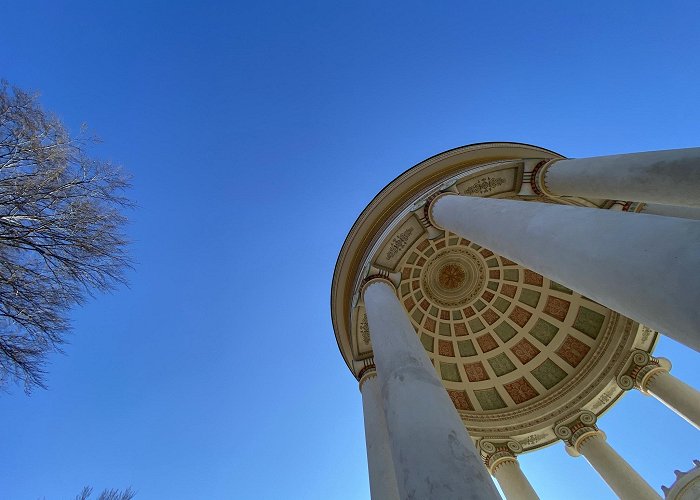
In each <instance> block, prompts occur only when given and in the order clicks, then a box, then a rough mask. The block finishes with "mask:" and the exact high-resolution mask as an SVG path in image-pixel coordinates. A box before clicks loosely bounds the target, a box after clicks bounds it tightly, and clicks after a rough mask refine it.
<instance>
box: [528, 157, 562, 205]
mask: <svg viewBox="0 0 700 500" xmlns="http://www.w3.org/2000/svg"><path fill="white" fill-rule="evenodd" d="M558 161H560V160H559V159H553V160H552V159H547V160H542V161H541V162H539V163H538V164H537V165H535V166H534V167H533V169H532V173H531V174H530V187H532V190H533V191H534V192H535V194H537V195H538V196H545V197H547V198H557V195H555V194H553V193H552V192H551V191H550V190H549V189H547V183H546V175H547V170H548V169H549V167H551V166H552V165H554V164H555V163H556V162H558Z"/></svg>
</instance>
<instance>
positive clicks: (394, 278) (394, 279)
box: [360, 266, 401, 299]
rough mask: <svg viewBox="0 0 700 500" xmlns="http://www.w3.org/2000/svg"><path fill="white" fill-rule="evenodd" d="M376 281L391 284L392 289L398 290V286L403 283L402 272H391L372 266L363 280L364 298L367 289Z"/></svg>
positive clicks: (361, 289) (362, 294) (361, 292)
mask: <svg viewBox="0 0 700 500" xmlns="http://www.w3.org/2000/svg"><path fill="white" fill-rule="evenodd" d="M374 283H384V284H385V285H389V286H390V287H391V289H392V290H394V291H396V288H398V286H399V285H400V284H401V274H400V273H390V272H389V271H386V270H384V269H378V268H376V267H374V266H372V267H370V269H369V273H368V274H367V276H366V277H365V279H363V280H362V285H361V286H360V294H361V296H362V297H363V299H364V295H365V291H366V290H367V288H369V286H370V285H372V284H374Z"/></svg>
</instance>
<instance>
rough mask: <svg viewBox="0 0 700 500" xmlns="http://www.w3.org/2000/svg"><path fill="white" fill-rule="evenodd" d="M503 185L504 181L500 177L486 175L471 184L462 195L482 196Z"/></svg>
mask: <svg viewBox="0 0 700 500" xmlns="http://www.w3.org/2000/svg"><path fill="white" fill-rule="evenodd" d="M505 183H506V180H505V179H504V178H502V177H491V176H488V175H487V176H486V177H484V178H481V179H479V180H478V181H476V183H474V184H472V185H471V186H469V187H468V188H465V189H464V193H463V194H465V195H467V196H475V195H480V196H484V195H487V194H490V193H491V191H493V189H494V188H497V187H498V186H500V185H502V184H505Z"/></svg>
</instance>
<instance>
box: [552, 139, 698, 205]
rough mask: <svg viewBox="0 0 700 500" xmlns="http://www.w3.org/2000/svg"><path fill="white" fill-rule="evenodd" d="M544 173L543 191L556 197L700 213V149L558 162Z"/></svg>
mask: <svg viewBox="0 0 700 500" xmlns="http://www.w3.org/2000/svg"><path fill="white" fill-rule="evenodd" d="M544 169H545V170H544V171H543V172H542V176H541V177H540V178H541V179H542V180H543V184H544V191H545V192H547V193H548V194H552V195H554V196H580V197H584V198H598V199H600V198H603V199H609V200H628V201H644V202H650V203H660V204H662V205H681V206H695V207H700V148H688V149H672V150H667V151H650V152H646V153H632V154H621V155H612V156H598V157H593V158H580V159H572V160H558V161H555V162H554V163H551V164H549V166H547V165H545V167H544Z"/></svg>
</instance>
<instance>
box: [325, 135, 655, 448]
mask: <svg viewBox="0 0 700 500" xmlns="http://www.w3.org/2000/svg"><path fill="white" fill-rule="evenodd" d="M554 157H558V155H556V154H554V153H552V152H550V151H547V150H542V149H540V148H535V147H534V146H526V145H522V144H504V143H494V144H481V145H475V146H468V147H465V148H459V149H457V150H452V151H448V152H446V153H443V154H442V155H438V156H436V157H434V158H431V159H429V160H426V161H425V162H423V163H421V164H419V165H417V166H415V167H413V168H412V169H410V170H409V171H407V172H405V173H404V174H402V175H401V176H399V177H398V178H397V179H396V180H395V181H393V182H392V183H391V184H389V186H387V188H385V189H384V190H383V191H382V192H381V193H380V194H379V195H378V196H377V198H375V200H373V201H372V203H370V205H369V206H368V207H367V209H366V210H365V211H364V212H363V214H362V215H361V216H360V218H359V219H358V221H357V222H356V223H355V225H354V226H353V228H352V230H351V231H350V234H349V236H348V239H347V240H346V242H345V244H344V245H343V249H342V251H341V255H340V257H339V259H338V264H337V266H336V272H335V276H334V281H333V291H332V310H333V319H334V327H335V329H336V338H337V339H338V343H339V346H340V348H341V352H342V353H343V356H344V357H345V359H346V362H348V365H349V366H350V368H351V370H352V371H353V373H354V374H355V375H356V376H358V377H359V376H360V375H361V373H363V371H364V370H366V369H367V368H368V367H371V366H372V365H373V358H372V347H371V331H370V329H369V326H368V324H367V318H366V315H365V312H364V304H363V303H362V301H361V296H360V294H359V290H360V288H361V284H362V281H363V279H364V278H365V277H366V276H368V275H373V274H377V273H380V274H383V275H385V276H388V277H389V278H390V279H391V280H392V281H393V282H394V283H395V284H396V287H397V296H398V298H399V300H400V301H401V303H402V304H403V306H404V308H405V310H406V313H407V315H408V317H409V318H410V320H411V322H412V324H413V327H414V329H415V331H416V335H417V336H418V338H419V339H420V342H421V343H422V345H423V347H424V348H425V351H426V353H427V355H428V357H429V358H430V360H431V361H432V362H433V364H434V366H435V369H436V371H437V373H438V375H439V377H440V378H441V379H442V382H443V384H444V386H445V388H446V390H447V392H448V394H449V396H450V398H451V399H452V402H453V404H454V406H455V408H456V409H457V411H458V412H459V414H460V416H461V418H462V420H463V421H464V424H465V426H466V427H467V428H468V430H469V433H470V435H471V436H472V438H475V439H478V438H489V439H512V440H514V441H516V442H517V443H518V445H519V446H522V448H523V449H524V450H525V451H528V450H532V449H535V448H538V447H541V446H544V445H547V444H550V443H552V442H554V441H556V440H557V439H558V437H557V436H556V435H555V434H554V426H555V424H556V423H557V422H558V421H561V420H562V419H565V418H568V417H569V416H570V415H572V414H574V413H577V412H579V411H581V410H588V411H590V412H592V414H595V415H600V414H601V413H602V412H604V411H605V410H606V409H608V408H609V407H610V406H611V405H612V404H613V403H614V402H615V400H616V399H617V398H618V397H619V396H620V395H621V394H622V393H623V388H621V387H620V386H619V385H618V383H617V376H618V375H619V374H620V373H621V370H622V369H623V366H624V364H625V362H626V361H627V359H628V358H629V356H630V353H632V351H633V350H635V349H639V350H642V351H646V352H649V351H651V349H652V348H653V345H654V342H655V340H656V333H655V332H652V331H651V330H649V329H648V328H646V327H643V326H640V325H639V324H638V323H636V322H634V321H632V320H631V319H629V318H626V317H623V316H621V315H619V314H618V313H616V312H614V311H612V310H610V309H608V308H606V307H604V306H602V305H601V304H598V303H596V302H594V301H593V300H591V299H589V298H587V297H584V296H582V295H580V294H578V293H576V292H575V291H573V290H570V289H568V288H566V287H564V286H562V285H561V284H559V283H556V282H554V281H551V280H549V279H548V278H547V277H545V276H542V275H540V274H538V273H536V272H534V271H532V270H530V269H527V268H525V267H523V266H521V265H519V264H517V263H515V262H513V261H510V260H508V259H506V258H504V257H502V256H500V255H497V254H495V253H494V252H492V251H491V250H489V249H488V248H483V247H481V246H479V245H478V244H476V243H475V242H472V241H469V240H467V239H464V238H462V237H459V236H457V235H454V234H451V233H449V232H446V231H442V230H438V229H437V228H434V227H432V226H430V224H429V222H428V221H427V220H426V219H425V217H424V214H423V210H422V203H424V200H426V199H427V198H429V197H430V196H432V195H434V194H435V193H436V192H439V191H445V190H450V191H451V192H454V193H458V194H464V195H469V196H492V197H498V198H510V199H520V200H525V201H534V202H547V203H563V202H565V203H567V204H572V205H580V206H588V207H597V208H602V209H605V208H609V206H610V205H611V203H612V202H608V201H605V200H585V199H581V198H569V199H566V200H564V201H562V200H558V199H557V200H555V199H548V198H544V197H542V196H541V195H538V194H536V193H534V192H532V191H528V190H527V189H526V188H523V185H524V183H523V179H525V178H526V175H527V172H526V169H525V161H523V158H545V159H546V158H554ZM525 186H526V187H527V185H526V184H525ZM493 230H494V231H498V230H499V229H498V227H494V228H493ZM552 232H553V233H555V232H556V228H552ZM591 237H595V235H591Z"/></svg>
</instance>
